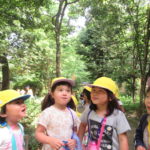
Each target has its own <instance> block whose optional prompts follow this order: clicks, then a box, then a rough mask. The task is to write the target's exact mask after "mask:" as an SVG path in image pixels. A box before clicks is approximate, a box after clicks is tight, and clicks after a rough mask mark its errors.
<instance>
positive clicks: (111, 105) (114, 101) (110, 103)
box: [90, 89, 121, 116]
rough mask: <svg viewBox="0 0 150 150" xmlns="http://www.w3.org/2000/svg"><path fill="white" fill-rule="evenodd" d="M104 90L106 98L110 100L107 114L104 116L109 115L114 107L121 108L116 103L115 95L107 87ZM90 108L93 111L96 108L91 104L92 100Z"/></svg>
mask: <svg viewBox="0 0 150 150" xmlns="http://www.w3.org/2000/svg"><path fill="white" fill-rule="evenodd" d="M104 90H105V91H106V92H107V95H108V99H111V101H109V102H108V107H107V114H106V116H110V115H111V114H112V113H113V111H114V109H118V110H121V108H120V106H119V104H118V99H117V98H116V97H115V95H114V94H113V93H112V92H111V91H109V90H107V89H104ZM90 109H91V110H94V111H95V110H97V106H96V105H95V104H93V103H92V101H91V105H90Z"/></svg>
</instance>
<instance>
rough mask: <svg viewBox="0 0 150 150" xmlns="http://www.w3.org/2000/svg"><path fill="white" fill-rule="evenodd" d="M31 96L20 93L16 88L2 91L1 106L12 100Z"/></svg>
mask: <svg viewBox="0 0 150 150" xmlns="http://www.w3.org/2000/svg"><path fill="white" fill-rule="evenodd" d="M29 97H30V95H20V93H19V92H17V91H15V90H4V91H0V108H1V107H3V106H4V105H5V104H7V103H9V102H11V101H14V100H18V99H22V100H26V99H28V98H29Z"/></svg>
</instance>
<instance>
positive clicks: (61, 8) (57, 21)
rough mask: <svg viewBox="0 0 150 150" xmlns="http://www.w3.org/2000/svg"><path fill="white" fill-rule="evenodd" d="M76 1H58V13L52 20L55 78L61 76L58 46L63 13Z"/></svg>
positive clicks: (59, 46) (59, 49)
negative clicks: (54, 46) (54, 42)
mask: <svg viewBox="0 0 150 150" xmlns="http://www.w3.org/2000/svg"><path fill="white" fill-rule="evenodd" d="M77 1H78V0H74V1H72V2H68V0H60V1H59V6H58V11H57V13H56V15H55V16H53V18H52V23H53V25H54V31H55V41H56V76H57V77H59V76H60V75H61V72H60V70H61V69H60V57H61V45H60V35H61V26H62V21H63V18H64V13H65V10H66V8H67V6H68V5H70V4H73V3H76V2H77Z"/></svg>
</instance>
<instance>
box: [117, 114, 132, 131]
mask: <svg viewBox="0 0 150 150" xmlns="http://www.w3.org/2000/svg"><path fill="white" fill-rule="evenodd" d="M117 112H118V113H117ZM117 112H116V113H117V116H116V117H117V118H116V130H117V133H118V134H122V133H125V132H127V131H129V130H131V128H130V125H129V123H128V121H127V119H126V116H125V115H124V113H123V112H121V111H117Z"/></svg>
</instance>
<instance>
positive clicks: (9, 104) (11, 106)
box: [0, 90, 30, 150]
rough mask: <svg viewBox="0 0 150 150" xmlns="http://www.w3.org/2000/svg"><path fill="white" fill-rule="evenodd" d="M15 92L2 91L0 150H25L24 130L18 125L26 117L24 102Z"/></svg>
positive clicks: (23, 98)
mask: <svg viewBox="0 0 150 150" xmlns="http://www.w3.org/2000/svg"><path fill="white" fill-rule="evenodd" d="M29 97H30V95H24V96H21V95H20V94H19V93H18V92H17V91H15V90H4V91H0V150H24V146H25V145H24V139H23V138H24V130H23V126H22V125H21V124H20V123H18V122H19V121H20V120H21V119H22V118H23V117H25V116H26V105H25V104H24V100H26V99H28V98H29Z"/></svg>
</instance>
